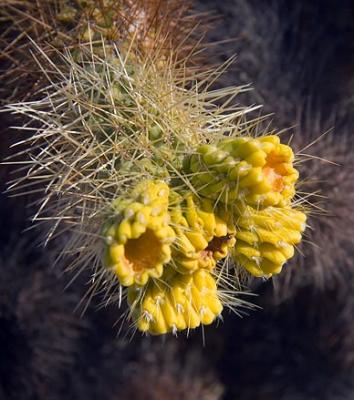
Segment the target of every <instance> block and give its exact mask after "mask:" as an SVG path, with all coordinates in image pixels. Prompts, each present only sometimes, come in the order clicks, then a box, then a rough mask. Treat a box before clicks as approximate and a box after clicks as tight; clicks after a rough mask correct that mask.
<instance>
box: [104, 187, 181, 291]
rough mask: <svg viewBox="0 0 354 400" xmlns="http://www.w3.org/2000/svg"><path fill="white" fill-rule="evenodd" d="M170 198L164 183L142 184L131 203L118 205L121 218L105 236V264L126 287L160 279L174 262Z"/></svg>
mask: <svg viewBox="0 0 354 400" xmlns="http://www.w3.org/2000/svg"><path fill="white" fill-rule="evenodd" d="M168 194H169V188H168V186H167V185H166V184H165V183H163V182H153V181H143V182H142V183H140V184H139V185H138V186H137V187H136V188H135V189H134V190H133V191H132V193H131V201H128V202H127V200H126V199H124V200H119V201H117V202H116V204H115V207H116V208H117V210H118V215H117V217H115V218H113V223H110V224H109V226H108V227H107V228H106V229H105V232H104V236H105V239H106V251H105V260H104V263H105V266H106V267H107V268H110V269H113V271H114V273H115V274H116V275H117V277H118V279H119V282H120V283H121V284H122V285H123V286H130V285H133V284H137V285H145V284H146V283H147V281H148V279H149V278H150V277H152V278H159V277H160V276H161V275H162V273H163V266H164V264H166V263H167V262H169V261H170V259H171V243H172V242H173V240H174V237H175V235H174V231H173V229H172V228H170V227H169V221H170V219H169V214H168V212H167V208H168Z"/></svg>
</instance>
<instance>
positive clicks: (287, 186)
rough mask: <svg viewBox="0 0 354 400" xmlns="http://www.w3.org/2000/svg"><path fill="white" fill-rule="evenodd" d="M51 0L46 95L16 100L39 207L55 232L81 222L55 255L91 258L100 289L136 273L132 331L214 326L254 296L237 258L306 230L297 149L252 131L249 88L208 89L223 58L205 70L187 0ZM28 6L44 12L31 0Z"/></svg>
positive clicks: (130, 285) (81, 260) (256, 263)
mask: <svg viewBox="0 0 354 400" xmlns="http://www.w3.org/2000/svg"><path fill="white" fill-rule="evenodd" d="M49 3H51V4H52V3H53V4H52V5H55V7H54V8H52V9H51V11H50V13H51V15H52V20H51V21H50V23H51V24H52V25H50V24H49V27H45V25H44V24H43V25H41V26H40V28H41V29H40V32H41V34H40V36H39V37H38V38H37V45H35V47H34V48H35V49H36V52H35V54H36V56H35V57H36V62H37V63H38V64H40V65H42V78H43V79H44V80H45V79H49V82H48V81H47V82H46V85H45V91H43V92H39V93H40V96H41V99H40V101H38V100H37V99H36V100H33V101H30V102H20V103H17V104H12V105H9V106H8V109H9V110H10V111H12V112H14V113H20V114H22V115H25V116H27V117H29V118H30V121H32V123H33V125H32V132H31V134H30V136H29V137H26V138H24V140H23V142H24V143H25V144H26V145H27V146H29V147H30V148H32V149H33V150H32V154H31V161H30V169H29V173H28V174H27V175H28V176H30V177H33V178H34V179H33V182H35V184H36V185H37V184H40V185H42V187H43V185H44V187H45V195H44V199H43V201H42V204H41V206H40V208H39V211H38V213H37V214H36V216H35V220H38V221H40V220H48V219H52V220H53V225H52V228H51V230H50V232H49V235H48V238H50V237H52V236H53V237H55V236H56V235H58V234H60V232H61V231H65V232H66V231H67V230H70V231H71V235H72V236H71V238H70V239H69V240H68V241H67V244H66V247H65V248H64V249H61V251H60V253H61V255H65V254H68V255H71V256H75V261H74V262H73V263H72V264H71V268H93V277H94V280H93V282H92V286H91V291H92V292H94V291H95V290H99V288H102V286H103V287H104V289H105V290H106V296H107V298H108V299H116V296H115V294H117V293H118V294H119V297H120V300H121V297H122V294H121V293H122V291H121V290H117V288H118V287H119V286H120V285H121V286H120V287H122V286H123V287H127V289H124V291H123V293H126V296H127V299H128V304H129V307H130V312H129V316H130V317H131V318H133V321H134V323H135V327H136V328H137V329H139V330H141V331H143V332H149V333H152V334H165V333H167V332H172V333H176V332H177V331H180V330H184V329H193V328H196V327H198V326H199V325H201V324H203V325H207V324H211V323H212V322H213V321H214V320H215V319H216V318H217V317H218V316H219V315H220V313H221V311H222V308H223V306H228V307H230V308H232V309H233V308H235V307H238V306H240V305H242V304H243V301H242V300H239V299H238V298H237V294H238V291H239V290H241V288H240V287H238V286H237V283H236V282H238V280H237V279H235V275H237V274H238V271H239V269H238V268H235V263H236V264H237V265H238V266H241V268H244V269H245V270H247V271H248V272H249V273H250V274H252V275H254V276H257V277H269V276H271V275H273V274H276V273H279V272H280V271H281V268H282V266H283V264H284V263H285V262H286V261H287V260H288V259H289V258H291V257H292V256H293V254H294V246H295V245H296V244H297V243H299V241H300V240H301V234H302V232H303V231H304V228H305V223H306V216H305V214H304V213H303V211H302V210H301V209H299V207H295V205H294V204H298V203H299V201H295V202H294V196H295V194H296V188H295V184H296V182H297V180H298V173H297V170H296V169H295V168H294V166H293V161H294V154H293V152H292V150H291V148H290V147H289V146H287V145H285V144H281V143H280V139H279V137H278V136H276V135H274V134H272V132H269V133H268V132H264V133H263V134H262V135H259V136H257V137H256V136H252V129H251V126H252V125H254V123H255V121H252V124H251V123H250V124H249V125H248V123H247V122H246V114H247V113H248V112H249V111H250V110H251V109H250V108H242V107H238V106H230V105H229V103H231V100H233V98H234V97H235V95H236V94H237V93H238V92H240V91H241V90H242V88H238V87H235V88H228V89H224V90H209V87H210V85H211V84H212V83H213V81H214V80H215V79H216V77H217V75H218V74H220V73H221V72H222V68H221V69H220V70H218V69H216V70H215V67H214V68H212V69H211V70H210V69H209V70H208V69H206V70H205V71H204V70H203V69H201V68H199V69H198V68H195V66H194V63H195V62H196V60H198V55H199V49H198V47H197V44H196V43H197V42H196V41H195V39H194V38H193V28H191V27H190V21H191V20H192V21H193V18H192V14H186V15H184V14H183V12H184V10H182V11H183V12H181V10H180V9H179V5H180V4H181V3H180V2H178V1H167V2H166V3H164V4H163V5H162V4H161V2H158V1H147V2H145V1H130V0H124V1H123V0H121V1H119V0H106V1H105V0H102V1H98V0H97V1H93V0H87V1H83V0H80V1H79V0H77V1H67V0H62V1H51V2H49ZM182 3H183V2H182ZM184 3H185V2H184ZM0 4H1V1H0ZM38 4H40V6H41V7H43V10H46V9H47V10H48V8H47V7H48V5H46V4H45V2H41V1H39V2H38ZM26 7H28V9H27V14H26ZM37 7H38V5H37ZM15 9H16V7H15ZM17 10H18V11H19V12H21V13H22V14H25V15H27V16H28V18H29V19H30V15H31V13H35V12H39V11H41V10H38V9H36V6H33V5H32V2H27V1H25V2H23V3H22V5H21V6H19V7H18V8H17ZM43 10H42V11H43ZM53 10H54V11H53ZM8 18H9V20H11V16H10V15H8ZM30 20H31V19H30ZM31 21H32V20H31ZM32 23H34V22H32ZM47 25H48V21H47ZM51 26H52V27H53V30H51V28H50V27H51ZM54 26H58V27H59V29H58V30H57V31H55V29H54ZM17 28H18V29H20V28H21V27H17ZM46 30H50V31H51V32H50V33H51V35H52V36H54V37H53V39H52V43H50V44H51V50H50V51H51V54H50V56H49V54H48V53H47V52H46V47H45V46H44V39H43V35H44V36H45V33H46ZM33 31H34V32H37V30H35V29H34V30H33ZM55 32H59V33H60V34H58V33H55ZM47 33H49V32H47ZM33 40H34V41H35V42H36V38H35V37H34V38H33ZM46 40H48V39H46ZM36 46H37V47H36ZM53 47H56V48H57V49H59V50H55V51H53ZM65 47H67V49H66V50H65V51H61V49H62V48H65ZM27 63H30V60H27ZM41 63H42V64H41ZM33 96H34V93H33ZM36 97H38V92H36ZM222 99H224V101H225V106H224V107H219V106H216V104H215V103H216V101H220V100H222ZM38 123H39V124H40V127H38ZM26 124H27V128H26V134H27V132H29V131H30V127H31V124H30V123H28V121H27V122H26ZM38 149H40V151H38ZM43 169H44V170H45V172H46V173H45V174H43V173H42V171H43ZM22 181H23V180H22V179H20V180H18V181H17V182H15V183H14V187H17V188H19V187H21V184H22ZM26 185H27V186H26V187H27V188H28V184H27V183H26ZM112 291H113V293H112Z"/></svg>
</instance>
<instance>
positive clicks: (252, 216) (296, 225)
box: [232, 206, 306, 277]
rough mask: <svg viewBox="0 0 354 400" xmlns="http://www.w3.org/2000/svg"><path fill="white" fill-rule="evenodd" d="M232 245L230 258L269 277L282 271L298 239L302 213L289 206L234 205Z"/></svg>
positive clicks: (304, 221) (259, 274)
mask: <svg viewBox="0 0 354 400" xmlns="http://www.w3.org/2000/svg"><path fill="white" fill-rule="evenodd" d="M235 210H237V211H236V214H238V216H236V217H235V220H236V229H237V231H236V238H237V242H236V246H235V248H234V250H233V252H232V253H233V257H234V259H235V261H236V262H238V263H239V264H240V265H241V266H242V267H244V268H246V269H247V270H248V271H249V272H250V273H251V274H252V275H254V276H258V277H261V276H265V277H270V276H271V275H274V274H278V273H280V272H281V270H282V266H283V265H284V263H285V262H286V261H287V260H289V259H290V258H291V257H293V255H294V246H295V245H296V244H298V243H300V241H301V236H302V233H303V232H304V230H305V227H306V215H305V214H304V213H303V212H301V211H299V210H295V209H293V208H290V207H284V208H279V207H267V208H265V209H264V210H256V209H254V208H252V207H249V206H246V207H244V206H239V207H235Z"/></svg>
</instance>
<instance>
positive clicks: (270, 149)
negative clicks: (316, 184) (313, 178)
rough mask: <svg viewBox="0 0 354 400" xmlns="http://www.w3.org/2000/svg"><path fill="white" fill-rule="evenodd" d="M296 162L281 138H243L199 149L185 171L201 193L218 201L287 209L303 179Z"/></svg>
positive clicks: (189, 160)
mask: <svg viewBox="0 0 354 400" xmlns="http://www.w3.org/2000/svg"><path fill="white" fill-rule="evenodd" d="M293 160H294V154H293V151H292V149H291V148H290V147H289V146H286V145H284V144H281V143H280V140H279V137H278V136H273V135H272V136H263V137H259V138H251V137H240V138H230V139H225V140H221V141H220V142H218V143H217V144H216V145H201V146H199V147H198V149H197V154H193V155H191V156H190V157H189V158H188V159H186V160H185V169H186V171H187V172H188V173H189V176H190V177H189V179H190V181H191V183H192V184H193V185H194V186H195V188H196V190H197V192H198V193H200V194H202V195H204V196H205V197H208V198H210V199H213V200H214V201H215V200H216V201H221V202H223V203H231V202H233V201H234V200H236V199H240V200H242V201H244V202H245V204H252V205H257V206H260V205H261V206H270V205H273V206H274V205H279V206H283V205H286V204H290V201H291V199H292V198H293V196H294V194H295V182H296V181H297V179H298V177H299V174H298V171H297V170H296V169H295V168H294V167H293Z"/></svg>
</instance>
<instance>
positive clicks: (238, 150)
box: [104, 136, 306, 334]
mask: <svg viewBox="0 0 354 400" xmlns="http://www.w3.org/2000/svg"><path fill="white" fill-rule="evenodd" d="M293 159H294V155H293V152H292V150H291V148H290V147H289V146H286V145H283V144H280V141H279V138H278V137H277V136H264V137H260V138H250V137H243V138H233V139H225V140H221V141H219V142H218V143H217V144H216V145H211V144H205V145H201V146H199V147H198V148H197V149H196V152H195V153H193V154H192V155H190V156H188V157H187V158H186V160H185V162H184V171H183V173H184V174H185V176H186V177H188V179H189V181H190V182H191V184H192V185H193V187H194V188H195V192H193V193H192V192H191V191H190V190H188V188H185V187H184V188H181V187H178V186H177V187H171V188H170V187H169V185H168V184H167V183H165V182H162V181H159V180H156V181H154V180H144V181H142V182H141V183H139V184H138V185H137V186H136V187H135V189H133V191H132V192H131V193H129V194H128V195H127V197H124V198H123V199H120V200H118V201H116V202H115V204H114V205H113V208H114V210H115V213H114V216H113V217H112V219H111V221H110V222H109V223H108V224H106V229H105V230H104V236H105V240H106V249H105V261H104V263H105V266H106V267H107V268H109V269H111V270H112V271H114V273H115V275H116V276H117V278H118V280H119V282H120V283H121V284H122V285H123V286H128V287H129V288H128V302H129V305H130V308H131V315H132V316H133V318H134V320H135V323H136V326H137V328H138V329H139V330H140V331H143V332H149V333H152V334H164V333H167V332H176V331H180V330H184V329H193V328H196V327H197V326H199V325H200V324H204V325H207V324H210V323H212V322H213V321H214V320H215V319H216V318H217V317H218V315H219V314H220V313H221V311H222V308H223V306H222V302H221V300H220V295H219V292H218V287H217V280H216V279H215V276H216V274H215V269H216V266H217V263H218V261H220V260H223V259H225V258H226V257H227V256H229V255H230V256H231V257H232V258H233V259H234V261H235V262H236V263H237V264H239V265H241V266H242V267H243V268H245V269H246V270H247V271H248V272H250V273H251V274H252V275H254V276H257V277H270V276H272V275H273V274H277V273H279V272H280V271H281V269H282V266H283V265H284V263H285V262H286V261H287V260H288V259H290V258H291V257H292V256H293V255H294V246H295V245H296V244H298V243H299V242H300V240H301V235H302V233H303V231H304V229H305V227H306V216H305V214H304V213H303V212H301V211H300V210H298V209H295V208H294V207H293V206H292V204H291V201H292V199H293V197H294V194H295V182H296V181H297V179H298V172H297V171H296V169H295V168H294V167H293Z"/></svg>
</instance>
